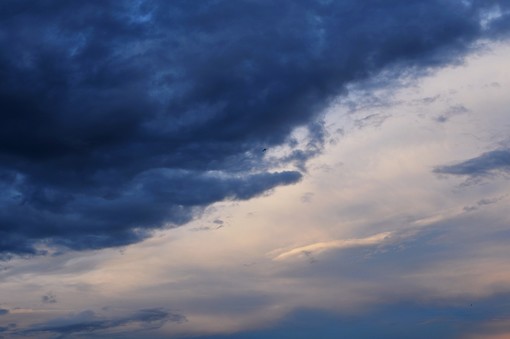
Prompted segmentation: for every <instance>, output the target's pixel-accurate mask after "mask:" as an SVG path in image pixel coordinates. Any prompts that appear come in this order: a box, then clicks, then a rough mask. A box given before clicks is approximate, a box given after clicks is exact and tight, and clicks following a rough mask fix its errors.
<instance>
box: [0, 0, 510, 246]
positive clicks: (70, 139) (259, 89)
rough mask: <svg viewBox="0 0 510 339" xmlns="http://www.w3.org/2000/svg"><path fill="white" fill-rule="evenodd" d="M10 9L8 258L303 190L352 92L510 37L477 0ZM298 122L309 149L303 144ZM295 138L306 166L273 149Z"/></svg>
mask: <svg viewBox="0 0 510 339" xmlns="http://www.w3.org/2000/svg"><path fill="white" fill-rule="evenodd" d="M0 13H1V14H0V18H1V21H2V30H1V32H0V51H1V52H0V74H2V82H1V84H0V103H1V105H2V107H3V109H2V115H1V123H0V192H1V193H0V201H1V204H0V206H1V207H0V253H1V254H3V255H11V254H35V253H43V252H40V250H38V248H39V249H40V248H41V245H45V246H63V247H65V248H70V249H78V250H80V249H91V248H105V247H112V246H121V245H125V244H129V243H133V242H137V241H140V240H141V239H144V238H145V237H147V236H148V235H149V234H150V231H151V230H154V229H157V228H160V227H164V226H167V225H181V224H184V223H186V222H188V221H190V220H191V219H192V218H193V217H194V216H196V215H197V213H199V212H200V210H201V209H202V208H204V207H206V206H208V205H210V204H212V203H214V202H218V201H222V200H225V199H250V198H252V197H254V196H257V195H260V194H263V193H265V192H267V191H268V190H271V189H273V188H275V187H277V186H279V185H287V184H292V183H296V182H298V181H299V180H300V178H301V176H302V173H300V172H301V171H302V170H303V166H302V163H303V162H304V161H306V159H307V158H308V157H309V156H312V155H314V154H316V152H317V151H318V150H320V145H321V143H322V141H323V140H322V138H323V137H324V135H323V133H321V128H320V126H321V125H320V124H318V123H317V119H319V118H320V113H321V112H322V111H323V110H324V109H325V108H326V107H327V106H328V105H329V104H330V103H331V101H332V100H333V99H334V98H335V97H337V96H338V95H340V94H342V93H343V91H344V89H345V86H346V85H347V84H349V83H352V82H355V81H358V80H362V79H365V78H368V77H370V76H372V75H375V74H377V73H379V72H380V71H382V70H385V69H392V70H394V71H396V70H397V69H399V70H400V71H399V72H397V73H400V74H403V73H405V72H407V73H409V72H414V71H417V70H426V69H428V68H430V67H436V66H441V65H444V64H446V63H450V62H457V61H459V60H460V58H461V57H462V55H463V54H464V53H465V52H467V51H468V50H469V49H470V48H472V47H473V43H475V42H476V41H478V40H479V39H482V38H489V37H492V36H494V37H500V36H503V35H505V34H507V32H508V31H509V30H510V29H509V27H510V25H509V24H508V22H509V15H508V4H506V3H504V2H503V1H490V2H486V1H475V0H473V1H460V0H459V1H440V0H432V1H427V2H426V3H424V2H423V1H418V0H405V1H404V0H394V1H390V2H386V1H384V2H383V1H377V0H369V1H363V2H360V1H354V0H353V1H341V2H327V1H281V2H278V3H271V2H253V1H236V2H231V1H202V2H200V3H199V4H198V3H193V4H192V3H190V2H187V1H176V2H175V1H174V2H171V3H169V2H164V1H139V2H118V1H92V2H84V3H70V2H67V1H47V2H40V3H35V4H34V3H33V2H31V1H3V2H2V3H1V4H0ZM494 13H495V14H494ZM297 127H305V128H308V129H309V131H310V133H309V134H310V136H311V137H312V138H314V140H312V141H311V142H310V143H309V146H308V148H306V147H305V149H295V148H296V147H297V146H296V142H295V141H294V140H293V139H292V138H291V133H292V131H293V130H295V128H297ZM284 144H286V145H289V146H290V147H291V148H294V151H293V152H292V153H291V154H290V155H288V156H284V157H282V159H280V161H276V162H274V161H272V160H271V161H270V160H269V159H268V157H266V156H265V152H263V150H264V149H266V148H267V149H270V148H272V147H276V146H280V145H284ZM276 164H277V165H278V168H277V166H276ZM292 164H295V165H297V167H295V168H296V169H294V170H293V169H291V170H288V169H287V170H284V169H282V168H283V167H285V166H287V167H288V166H289V165H292ZM300 164H301V165H300Z"/></svg>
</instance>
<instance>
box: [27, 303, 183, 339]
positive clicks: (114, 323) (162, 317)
mask: <svg viewBox="0 0 510 339" xmlns="http://www.w3.org/2000/svg"><path fill="white" fill-rule="evenodd" d="M185 321H186V317H185V316H183V315H181V314H177V313H171V312H169V311H167V310H165V309H162V308H150V309H141V310H139V311H137V312H135V313H133V314H131V315H127V316H124V317H117V318H111V319H108V318H104V317H101V316H99V315H97V314H96V313H95V312H93V311H91V310H87V311H83V312H80V313H76V314H71V315H69V316H67V317H63V318H55V319H52V320H48V321H46V322H45V323H41V324H36V325H33V326H31V327H29V328H28V329H26V330H23V331H22V332H21V333H20V334H31V333H44V332H46V333H54V334H58V335H61V337H65V336H67V335H71V334H84V333H87V334H89V335H90V334H91V333H96V332H102V331H107V330H113V329H119V328H121V327H123V326H127V325H132V326H135V328H141V329H144V330H147V329H156V328H159V327H161V326H162V325H163V324H164V323H166V322H175V323H181V322H185ZM130 330H131V331H132V330H133V329H130Z"/></svg>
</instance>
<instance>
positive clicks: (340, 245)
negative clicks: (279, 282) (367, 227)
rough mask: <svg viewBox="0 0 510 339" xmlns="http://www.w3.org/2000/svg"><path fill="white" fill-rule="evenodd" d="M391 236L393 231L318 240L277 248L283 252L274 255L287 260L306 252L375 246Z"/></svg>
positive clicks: (275, 257) (315, 252)
mask: <svg viewBox="0 0 510 339" xmlns="http://www.w3.org/2000/svg"><path fill="white" fill-rule="evenodd" d="M390 237H391V232H384V233H379V234H376V235H373V236H370V237H366V238H357V239H356V238H355V239H344V240H331V241H325V242H317V243H313V244H309V245H304V246H300V247H296V248H293V249H290V250H277V251H275V252H278V251H280V252H282V253H280V254H277V255H276V256H274V260H286V259H291V258H293V257H296V256H301V255H303V254H306V253H313V254H320V253H322V252H326V251H331V250H338V249H344V248H354V247H364V246H374V245H378V244H381V243H384V242H386V241H388V240H389V239H390Z"/></svg>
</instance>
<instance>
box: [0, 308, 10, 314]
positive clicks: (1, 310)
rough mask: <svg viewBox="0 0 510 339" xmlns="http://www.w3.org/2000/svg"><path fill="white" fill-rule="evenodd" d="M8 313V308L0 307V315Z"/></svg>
mask: <svg viewBox="0 0 510 339" xmlns="http://www.w3.org/2000/svg"><path fill="white" fill-rule="evenodd" d="M8 313H9V310H7V309H5V308H0V315H5V314H8Z"/></svg>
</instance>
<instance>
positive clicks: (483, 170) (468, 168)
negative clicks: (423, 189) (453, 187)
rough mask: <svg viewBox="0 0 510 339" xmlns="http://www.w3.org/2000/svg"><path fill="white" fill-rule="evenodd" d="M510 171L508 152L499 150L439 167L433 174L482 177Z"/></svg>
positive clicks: (509, 155)
mask: <svg viewBox="0 0 510 339" xmlns="http://www.w3.org/2000/svg"><path fill="white" fill-rule="evenodd" d="M508 171H510V150H508V149H500V150H495V151H490V152H486V153H483V154H481V155H479V156H477V157H475V158H471V159H468V160H465V161H462V162H460V163H457V164H453V165H447V166H440V167H436V168H435V169H434V172H435V173H439V174H451V175H464V176H469V177H483V176H487V175H490V174H493V173H497V172H508Z"/></svg>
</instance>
